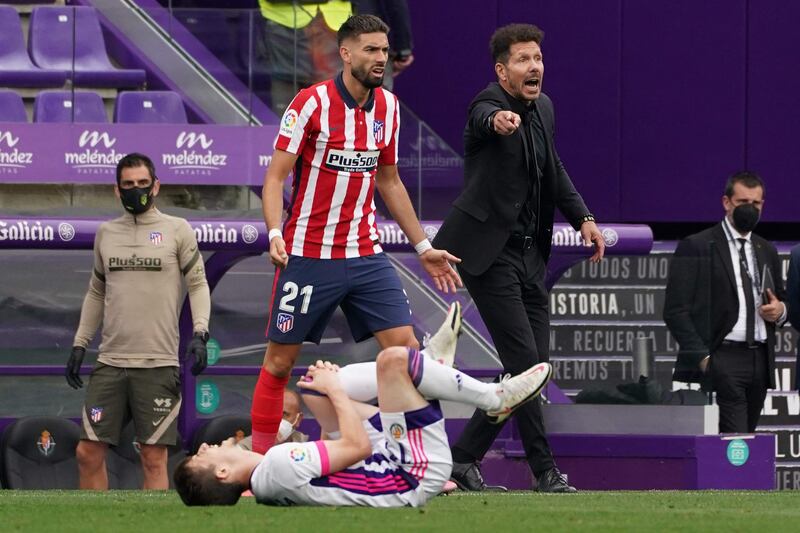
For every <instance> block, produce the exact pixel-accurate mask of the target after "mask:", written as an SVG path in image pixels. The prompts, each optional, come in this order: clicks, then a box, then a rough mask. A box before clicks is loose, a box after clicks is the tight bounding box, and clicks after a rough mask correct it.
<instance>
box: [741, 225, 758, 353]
mask: <svg viewBox="0 0 800 533" xmlns="http://www.w3.org/2000/svg"><path fill="white" fill-rule="evenodd" d="M736 240H737V241H739V244H741V246H740V247H739V275H740V276H741V277H742V289H744V303H745V305H746V306H747V318H746V320H747V325H746V333H745V335H746V337H747V343H748V344H753V343H755V340H756V302H755V298H754V297H753V282H752V281H751V279H750V268H749V267H748V266H747V254H745V251H744V246H745V244H746V243H747V239H736Z"/></svg>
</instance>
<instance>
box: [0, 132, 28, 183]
mask: <svg viewBox="0 0 800 533" xmlns="http://www.w3.org/2000/svg"><path fill="white" fill-rule="evenodd" d="M20 139H21V137H20V136H19V135H14V133H12V132H10V131H3V130H0V174H17V173H19V172H20V171H21V170H24V169H26V168H28V167H29V166H30V165H31V164H33V152H26V151H24V150H22V149H21V148H20V147H19V146H17V144H19V142H20ZM22 144H23V145H24V144H25V143H22Z"/></svg>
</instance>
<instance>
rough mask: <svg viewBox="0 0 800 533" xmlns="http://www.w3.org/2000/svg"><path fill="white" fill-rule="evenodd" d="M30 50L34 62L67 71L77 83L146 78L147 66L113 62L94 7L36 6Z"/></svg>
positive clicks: (135, 82) (124, 83)
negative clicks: (122, 65) (129, 66)
mask: <svg viewBox="0 0 800 533" xmlns="http://www.w3.org/2000/svg"><path fill="white" fill-rule="evenodd" d="M73 25H74V28H73ZM73 35H74V36H75V42H74V44H75V46H74V49H75V50H74V61H75V62H74V67H75V68H74V77H73V75H72V71H73ZM28 51H29V52H30V55H31V58H32V59H33V62H34V63H36V64H37V65H39V66H40V67H42V68H47V69H54V70H61V71H65V72H66V73H67V76H68V77H72V79H73V83H74V84H75V85H80V86H83V87H87V86H88V87H139V86H142V85H144V82H145V73H144V71H143V70H140V69H118V68H116V67H114V66H113V65H112V64H111V61H109V59H108V54H107V52H106V45H105V41H104V40H103V32H102V30H101V29H100V21H99V20H98V18H97V11H95V9H94V8H93V7H75V8H72V7H60V6H45V7H35V8H33V11H32V12H31V25H30V36H29V38H28Z"/></svg>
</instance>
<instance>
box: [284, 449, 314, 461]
mask: <svg viewBox="0 0 800 533" xmlns="http://www.w3.org/2000/svg"><path fill="white" fill-rule="evenodd" d="M289 459H291V460H292V461H293V462H295V463H305V462H306V461H309V460H310V459H311V457H310V456H309V454H308V452H306V450H304V449H303V448H292V449H291V450H290V451H289Z"/></svg>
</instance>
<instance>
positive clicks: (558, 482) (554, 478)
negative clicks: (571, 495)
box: [536, 467, 578, 493]
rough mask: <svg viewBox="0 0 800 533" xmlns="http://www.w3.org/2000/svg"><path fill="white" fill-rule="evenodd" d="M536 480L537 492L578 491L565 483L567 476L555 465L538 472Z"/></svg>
mask: <svg viewBox="0 0 800 533" xmlns="http://www.w3.org/2000/svg"><path fill="white" fill-rule="evenodd" d="M536 482H537V487H536V490H537V491H539V492H561V493H566V492H578V489H576V488H575V487H571V486H570V485H569V484H568V483H567V478H565V477H564V474H562V473H561V472H559V471H558V468H555V467H553V468H551V469H550V470H545V471H544V472H542V473H541V474H539V475H538V476H537V477H536Z"/></svg>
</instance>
